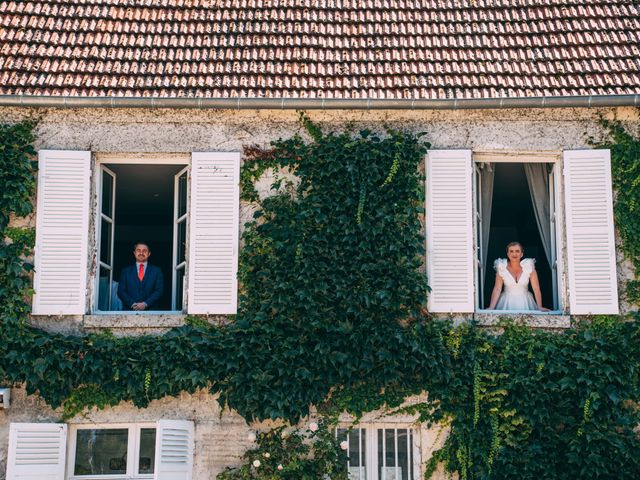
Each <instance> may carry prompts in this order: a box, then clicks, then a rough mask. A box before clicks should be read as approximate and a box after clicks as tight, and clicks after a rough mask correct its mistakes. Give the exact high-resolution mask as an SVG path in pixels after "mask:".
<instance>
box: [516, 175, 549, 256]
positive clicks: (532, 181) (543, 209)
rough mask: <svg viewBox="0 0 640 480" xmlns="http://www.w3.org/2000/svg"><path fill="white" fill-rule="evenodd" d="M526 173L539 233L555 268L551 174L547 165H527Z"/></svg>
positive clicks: (545, 251) (545, 250)
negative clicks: (550, 192)
mask: <svg viewBox="0 0 640 480" xmlns="http://www.w3.org/2000/svg"><path fill="white" fill-rule="evenodd" d="M523 165H524V172H525V174H526V175H527V183H528V184H529V192H530V193H531V202H532V203H533V211H534V212H535V215H536V223H537V224H538V231H539V232H540V238H541V239H542V245H543V246H544V253H545V254H546V256H547V260H548V261H549V265H551V266H552V267H553V257H552V255H553V253H552V245H551V204H550V198H549V173H548V171H547V164H546V163H525V164H523Z"/></svg>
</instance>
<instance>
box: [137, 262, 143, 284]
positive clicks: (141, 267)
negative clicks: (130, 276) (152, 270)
mask: <svg viewBox="0 0 640 480" xmlns="http://www.w3.org/2000/svg"><path fill="white" fill-rule="evenodd" d="M138 278H139V279H140V281H142V279H143V278H144V265H143V264H142V263H141V264H140V270H138Z"/></svg>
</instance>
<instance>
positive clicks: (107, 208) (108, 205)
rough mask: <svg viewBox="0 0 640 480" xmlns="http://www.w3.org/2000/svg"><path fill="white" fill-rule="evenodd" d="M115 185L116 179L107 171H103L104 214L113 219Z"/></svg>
mask: <svg viewBox="0 0 640 480" xmlns="http://www.w3.org/2000/svg"><path fill="white" fill-rule="evenodd" d="M113 184H114V178H113V176H111V175H110V174H109V173H107V172H106V171H105V170H103V171H102V213H104V214H105V215H106V216H107V217H109V218H113Z"/></svg>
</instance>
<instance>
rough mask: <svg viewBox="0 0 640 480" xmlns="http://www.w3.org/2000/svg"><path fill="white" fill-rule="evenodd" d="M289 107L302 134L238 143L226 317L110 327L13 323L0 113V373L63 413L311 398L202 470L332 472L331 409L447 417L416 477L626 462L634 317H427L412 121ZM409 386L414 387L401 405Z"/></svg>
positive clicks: (637, 343)
mask: <svg viewBox="0 0 640 480" xmlns="http://www.w3.org/2000/svg"><path fill="white" fill-rule="evenodd" d="M301 121H302V125H303V127H304V128H305V130H306V132H307V134H308V135H307V136H304V135H303V133H301V134H300V135H296V136H294V137H292V138H289V139H284V140H278V141H275V142H273V144H272V145H271V147H270V148H268V149H259V148H255V147H252V148H248V149H247V150H246V151H245V165H244V167H243V172H242V176H241V185H242V195H243V198H244V199H245V200H248V201H252V202H254V203H255V205H256V213H255V217H254V219H253V220H252V221H251V222H249V224H248V225H247V226H246V228H245V231H244V234H243V241H244V248H243V249H242V253H241V263H240V269H239V276H240V283H241V291H240V307H239V314H238V316H237V318H236V321H235V322H232V323H229V324H227V325H223V326H210V325H208V324H206V323H205V322H202V321H198V319H193V320H192V321H189V322H187V325H185V326H183V327H180V328H176V329H173V330H171V331H169V332H168V333H166V334H165V335H162V336H142V337H126V338H116V337H114V336H113V335H111V334H109V333H102V334H98V335H87V336H84V337H75V336H65V335H60V334H52V333H46V332H44V331H42V330H39V329H36V328H33V327H30V326H28V324H27V322H26V321H25V320H26V318H27V314H28V297H29V294H30V290H29V288H30V283H29V278H28V274H29V271H30V269H31V266H30V264H29V263H28V262H27V261H26V259H27V258H28V255H29V253H30V249H31V248H32V246H33V232H32V231H29V230H21V229H15V228H9V227H8V219H9V218H10V217H11V215H26V214H28V213H29V212H30V211H31V208H32V207H31V200H30V199H31V198H32V197H33V194H34V191H33V190H34V185H35V184H34V182H33V175H34V168H35V165H34V164H33V162H32V158H33V154H34V151H33V148H32V147H31V144H32V142H33V133H32V131H33V123H29V122H23V123H19V124H14V125H6V126H1V127H0V140H1V141H2V142H3V143H2V144H1V145H0V179H1V181H2V188H1V189H0V191H2V195H0V219H2V221H1V222H0V239H3V244H2V249H1V251H0V321H1V323H0V335H1V338H2V342H0V359H1V360H0V378H1V379H3V381H5V382H10V383H13V384H24V385H25V386H26V389H27V391H28V392H29V393H37V394H39V395H40V396H41V397H42V398H44V400H46V401H47V402H48V404H49V405H51V406H52V407H54V408H57V407H62V411H63V416H64V417H65V418H69V417H72V416H74V415H77V414H80V413H82V411H83V410H84V409H85V408H87V407H91V406H98V407H100V408H104V407H107V406H110V405H116V404H118V403H119V402H122V401H126V400H129V401H132V402H133V403H134V404H135V405H136V406H138V407H145V406H147V405H148V403H149V402H150V401H151V400H153V399H158V398H162V397H164V396H175V395H178V394H179V393H180V392H182V391H186V392H195V391H196V390H199V389H207V390H209V391H211V392H212V393H217V394H219V399H220V402H221V403H222V404H223V405H227V406H229V407H230V408H233V409H235V410H236V411H237V412H238V413H239V414H241V415H242V416H243V417H244V418H245V419H247V420H248V421H251V420H262V419H281V420H285V421H288V422H290V423H292V424H293V423H296V422H298V421H299V420H300V419H301V418H303V417H305V416H307V415H308V414H309V408H310V405H315V406H316V408H317V410H318V412H319V417H320V418H321V419H324V421H321V422H320V423H321V425H322V428H321V429H319V430H318V431H319V432H320V433H318V434H315V435H310V434H309V433H308V432H306V431H304V430H302V431H301V430H295V429H291V428H289V429H288V430H286V432H287V435H285V437H284V438H283V436H282V433H283V432H284V431H285V430H283V428H284V427H282V428H281V429H276V430H273V431H270V432H262V433H260V434H259V435H258V438H257V442H258V443H257V445H256V448H254V449H251V450H249V451H248V452H247V453H246V454H245V463H244V464H243V465H242V466H241V467H239V468H238V469H234V470H228V471H226V472H224V473H223V474H221V475H220V477H219V478H220V479H221V480H244V479H267V478H269V479H271V478H289V479H311V478H314V479H315V478H322V477H323V476H324V475H328V476H329V478H336V479H338V478H346V469H345V463H344V460H345V458H344V454H343V453H342V452H341V449H340V447H339V444H338V443H337V440H336V439H335V438H334V437H333V430H332V429H333V427H334V425H335V422H336V418H337V415H338V413H339V412H342V411H347V412H350V413H352V414H353V415H354V416H355V417H356V418H358V417H359V416H360V415H362V413H364V412H367V411H371V410H374V409H377V408H386V409H388V411H389V412H394V411H395V412H399V411H403V412H414V413H416V414H417V415H418V416H419V419H420V421H423V422H426V423H427V424H434V423H439V424H441V425H446V426H448V427H449V432H448V434H447V437H446V441H445V444H444V447H443V448H442V449H440V450H439V451H437V452H436V453H435V455H434V456H433V458H432V460H431V462H430V463H429V465H428V466H427V467H428V468H427V474H428V475H429V474H430V473H432V472H433V471H434V470H435V467H436V464H437V463H438V462H441V463H442V464H444V466H445V468H446V469H447V470H448V471H450V472H454V471H456V472H458V474H459V476H460V478H461V479H463V480H465V479H466V480H471V479H474V480H475V479H503V478H504V479H507V478H523V479H566V478H589V479H611V478H616V479H627V478H628V479H635V478H638V474H639V472H640V441H639V440H638V435H637V433H636V431H634V429H635V428H636V427H637V425H638V424H640V413H639V409H638V402H639V401H640V378H639V372H640V369H639V368H638V367H639V366H640V329H639V326H638V325H639V323H638V319H622V318H617V317H597V318H594V319H591V320H592V321H590V322H589V323H585V324H583V325H580V326H578V327H577V328H575V329H571V330H568V331H565V332H563V333H549V332H543V331H533V330H531V329H529V328H525V327H518V326H514V325H510V324H505V325H504V326H503V333H502V334H500V335H497V334H493V333H492V332H489V331H486V330H482V329H479V328H477V327H476V326H475V325H473V324H464V325H460V326H457V327H454V326H453V325H452V324H451V323H449V322H446V321H435V320H433V319H430V318H429V317H428V315H427V314H426V313H425V311H424V306H425V302H426V298H427V295H428V286H427V279H426V277H425V275H424V271H423V268H422V254H423V249H424V238H423V236H422V234H421V231H422V227H421V222H422V221H423V219H422V215H423V212H424V208H423V205H424V197H423V191H424V188H423V185H424V178H423V176H422V174H421V173H420V172H421V170H422V169H421V168H420V163H421V161H422V158H423V156H424V153H425V151H426V148H428V146H429V145H428V144H427V143H426V142H424V141H423V140H422V139H421V136H420V135H415V134H413V133H412V132H406V131H398V130H393V129H389V130H387V131H384V132H374V131H370V130H361V131H354V130H353V129H346V130H345V131H341V132H324V131H323V130H322V129H320V128H319V127H318V126H317V125H315V124H313V123H312V122H311V121H310V120H309V118H307V117H306V116H304V115H303V116H302V117H301ZM610 127H611V131H612V134H613V135H614V137H613V138H614V142H616V143H612V145H611V146H610V147H609V148H611V149H612V154H613V157H614V169H613V171H614V184H615V186H616V188H617V190H618V195H617V198H616V218H617V220H618V223H617V225H618V227H619V228H621V237H622V238H623V240H624V242H625V252H627V254H628V255H629V256H630V257H631V258H632V259H637V258H638V253H640V249H639V247H638V244H637V242H638V240H637V239H638V238H639V237H638V233H640V232H638V231H637V230H633V228H636V227H635V226H629V225H627V222H636V223H637V221H638V220H637V218H636V217H637V214H635V216H634V213H633V212H636V211H637V210H635V209H636V208H637V207H636V206H635V205H637V203H634V202H637V199H638V195H639V193H638V192H639V191H640V189H639V188H638V183H639V181H638V180H637V179H638V178H639V176H640V175H638V173H639V172H638V170H637V165H635V166H634V165H633V162H632V161H631V158H632V156H633V155H635V154H636V153H637V145H638V143H637V142H638V140H637V139H636V138H635V137H632V136H628V137H627V136H624V135H628V134H626V133H624V132H623V131H622V132H621V131H619V130H618V129H616V126H615V125H610ZM623 134H624V135H623ZM625 142H626V144H625ZM634 142H635V143H634ZM621 143H622V144H625V145H627V146H626V147H624V146H619V144H621ZM631 144H633V145H635V146H633V148H631V147H630V146H629V145H631ZM634 152H636V153H634ZM621 157H624V158H623V159H621ZM267 169H272V170H273V171H274V172H276V175H275V177H276V181H275V184H274V185H273V190H274V195H272V196H271V197H268V198H266V199H263V200H260V198H259V196H258V195H257V192H256V191H255V190H254V189H253V185H254V183H255V182H256V180H257V179H258V178H260V177H261V176H262V175H263V174H264V172H266V170H267ZM288 174H293V175H295V176H296V177H297V182H295V184H294V183H293V182H291V183H288V184H286V182H287V180H286V179H287V178H288V177H287V175H288ZM634 175H635V176H634ZM621 176H626V177H627V178H621ZM631 177H633V178H631ZM633 179H635V181H634V180H633ZM283 185H284V186H285V187H286V188H282V187H283ZM621 189H624V190H625V191H624V192H623V193H622V194H621V193H620V190H621ZM6 192H9V194H7V193H6ZM632 207H633V208H632ZM636 223H633V225H636ZM634 242H635V243H634ZM634 255H635V256H634ZM636 266H638V265H637V264H636ZM423 391H427V392H429V401H428V402H427V403H423V404H419V405H414V406H412V407H403V406H402V405H403V400H404V399H405V398H406V397H407V396H409V395H413V394H418V393H421V392H423ZM311 436H312V437H313V438H311V443H309V441H308V440H309V439H310V437H311ZM266 453H268V454H269V455H268V456H267V455H265V454H266ZM256 461H258V462H259V464H256ZM256 465H257V466H256ZM280 465H282V467H283V468H282V469H279V466H280Z"/></svg>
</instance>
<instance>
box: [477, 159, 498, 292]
mask: <svg viewBox="0 0 640 480" xmlns="http://www.w3.org/2000/svg"><path fill="white" fill-rule="evenodd" d="M480 168H481V174H480V197H481V198H480V205H482V207H481V209H480V218H481V219H482V224H481V225H482V231H481V234H482V271H483V273H484V274H486V272H487V258H488V257H489V230H490V228H491V206H492V204H493V177H494V174H495V168H494V165H493V164H492V163H482V164H481V165H480ZM482 281H483V282H484V278H483V279H482Z"/></svg>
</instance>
